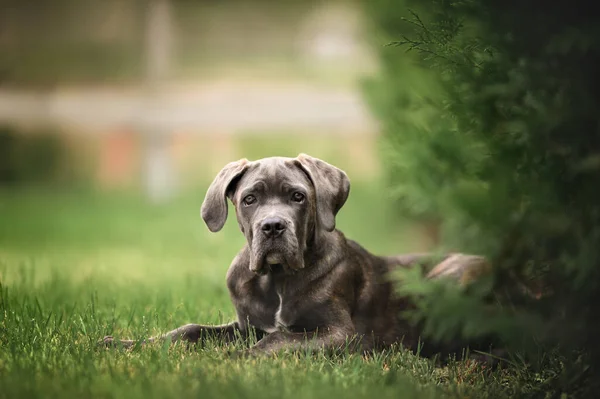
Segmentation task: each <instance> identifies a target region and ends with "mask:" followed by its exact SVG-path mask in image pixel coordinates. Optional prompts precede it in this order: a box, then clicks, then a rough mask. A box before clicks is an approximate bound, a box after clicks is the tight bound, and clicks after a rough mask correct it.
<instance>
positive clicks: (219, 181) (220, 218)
mask: <svg viewBox="0 0 600 399" xmlns="http://www.w3.org/2000/svg"><path fill="white" fill-rule="evenodd" d="M249 163H250V162H249V161H248V160H247V159H245V158H244V159H240V160H239V161H235V162H230V163H228V164H227V165H225V167H224V168H223V169H221V171H220V172H219V174H217V177H215V180H213V182H212V183H211V185H210V187H209V188H208V191H207V192H206V196H205V197H204V202H203V203H202V209H201V214H202V219H204V223H206V225H207V226H208V229H209V230H210V231H212V232H213V233H215V232H217V231H219V230H221V229H222V228H223V225H225V221H226V220H227V196H228V195H230V192H231V191H232V189H233V187H232V183H233V182H234V180H237V179H238V178H239V177H241V176H242V174H243V173H244V172H245V171H246V169H248V165H249Z"/></svg>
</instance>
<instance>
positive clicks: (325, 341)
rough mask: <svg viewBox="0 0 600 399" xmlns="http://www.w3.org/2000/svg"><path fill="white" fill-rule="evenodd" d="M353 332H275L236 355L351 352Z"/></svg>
mask: <svg viewBox="0 0 600 399" xmlns="http://www.w3.org/2000/svg"><path fill="white" fill-rule="evenodd" d="M353 334H354V333H353V331H349V330H348V329H342V328H325V329H323V330H322V331H314V332H305V333H304V332H302V333H295V332H287V331H276V332H273V333H271V334H268V335H266V336H265V337H264V338H263V339H261V340H260V341H258V342H257V343H256V344H255V345H254V346H253V347H251V348H250V349H247V350H245V351H242V352H239V353H237V355H239V356H257V355H267V354H272V353H275V352H280V351H291V352H305V351H309V352H311V351H319V350H324V351H326V352H336V351H342V350H347V349H350V350H353V348H354V347H355V346H357V345H355V343H353V342H351V340H352V338H353Z"/></svg>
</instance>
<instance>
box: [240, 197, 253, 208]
mask: <svg viewBox="0 0 600 399" xmlns="http://www.w3.org/2000/svg"><path fill="white" fill-rule="evenodd" d="M242 202H243V203H244V205H246V206H248V205H252V204H254V203H255V202H256V197H255V196H254V195H246V196H245V197H244V199H243V200H242Z"/></svg>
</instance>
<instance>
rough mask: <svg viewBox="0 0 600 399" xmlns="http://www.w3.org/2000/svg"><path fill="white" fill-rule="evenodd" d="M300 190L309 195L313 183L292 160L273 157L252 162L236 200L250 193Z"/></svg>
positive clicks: (241, 183) (236, 191) (236, 193)
mask: <svg viewBox="0 0 600 399" xmlns="http://www.w3.org/2000/svg"><path fill="white" fill-rule="evenodd" d="M294 188H299V189H303V190H304V191H306V192H307V193H308V192H310V191H311V190H312V189H313V186H312V183H311V181H310V179H309V178H308V176H307V174H306V172H304V171H303V170H302V169H301V168H300V167H298V165H297V163H296V162H294V159H292V158H283V157H272V158H264V159H261V160H258V161H254V162H252V164H251V165H250V166H249V167H248V171H247V172H246V173H245V174H244V175H243V176H242V177H241V178H240V181H239V182H238V184H237V187H236V190H235V195H234V198H235V199H238V200H239V199H240V198H241V197H243V196H244V195H245V194H247V193H248V192H250V191H260V192H264V193H271V194H277V193H285V192H287V191H288V190H290V189H294Z"/></svg>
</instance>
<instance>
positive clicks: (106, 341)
mask: <svg viewBox="0 0 600 399" xmlns="http://www.w3.org/2000/svg"><path fill="white" fill-rule="evenodd" d="M134 343H135V341H131V340H118V339H114V338H113V337H112V336H111V335H107V336H106V337H104V338H102V340H100V341H99V342H98V346H99V347H103V348H123V349H128V348H131V347H132V346H133V344H134Z"/></svg>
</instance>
